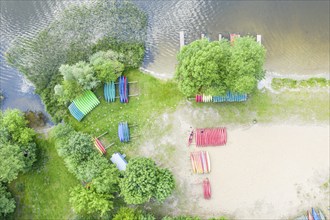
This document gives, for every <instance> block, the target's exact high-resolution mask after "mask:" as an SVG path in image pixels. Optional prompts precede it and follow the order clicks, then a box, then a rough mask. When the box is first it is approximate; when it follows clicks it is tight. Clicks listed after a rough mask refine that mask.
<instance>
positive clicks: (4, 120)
mask: <svg viewBox="0 0 330 220" xmlns="http://www.w3.org/2000/svg"><path fill="white" fill-rule="evenodd" d="M2 114H3V113H2V112H1V113H0V126H1V127H3V128H4V129H6V130H7V132H8V136H7V137H8V138H9V139H8V141H12V142H13V143H17V144H21V145H26V144H29V143H30V142H33V141H34V138H35V135H36V134H35V132H34V130H33V129H31V128H29V127H28V121H27V120H25V118H24V115H23V113H22V112H21V111H20V110H18V109H12V110H11V109H9V110H7V111H5V112H4V114H3V115H2Z"/></svg>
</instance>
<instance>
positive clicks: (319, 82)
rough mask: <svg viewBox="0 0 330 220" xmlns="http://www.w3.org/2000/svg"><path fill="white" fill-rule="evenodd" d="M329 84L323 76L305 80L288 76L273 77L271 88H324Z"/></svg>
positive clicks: (329, 81)
mask: <svg viewBox="0 0 330 220" xmlns="http://www.w3.org/2000/svg"><path fill="white" fill-rule="evenodd" d="M329 86H330V80H327V79H325V78H310V79H305V80H295V79H289V78H273V79H272V88H273V89H276V90H280V89H296V88H325V87H329Z"/></svg>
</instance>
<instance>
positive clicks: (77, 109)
mask: <svg viewBox="0 0 330 220" xmlns="http://www.w3.org/2000/svg"><path fill="white" fill-rule="evenodd" d="M98 104H100V101H99V100H98V99H97V97H96V96H95V94H94V93H93V92H92V91H90V90H88V91H85V92H84V93H83V94H82V95H81V96H79V97H78V98H76V99H74V100H73V102H72V103H71V104H70V105H69V107H68V109H69V111H70V113H71V115H72V116H73V117H74V118H75V119H77V120H78V121H81V120H82V119H83V117H85V115H87V114H88V113H89V112H90V111H92V110H93V109H94V108H95V107H96V106H97V105H98Z"/></svg>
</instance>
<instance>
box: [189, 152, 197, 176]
mask: <svg viewBox="0 0 330 220" xmlns="http://www.w3.org/2000/svg"><path fill="white" fill-rule="evenodd" d="M190 161H191V166H192V169H193V172H194V173H196V167H195V164H194V157H193V156H192V154H191V153H190Z"/></svg>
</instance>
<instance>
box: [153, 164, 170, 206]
mask: <svg viewBox="0 0 330 220" xmlns="http://www.w3.org/2000/svg"><path fill="white" fill-rule="evenodd" d="M157 177H158V183H157V187H156V192H155V197H156V199H157V200H158V201H160V202H162V201H164V200H165V199H166V198H167V197H168V196H169V195H171V193H172V191H173V189H174V188H175V181H174V177H173V174H172V173H171V172H170V171H169V170H168V169H158V175H157Z"/></svg>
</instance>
